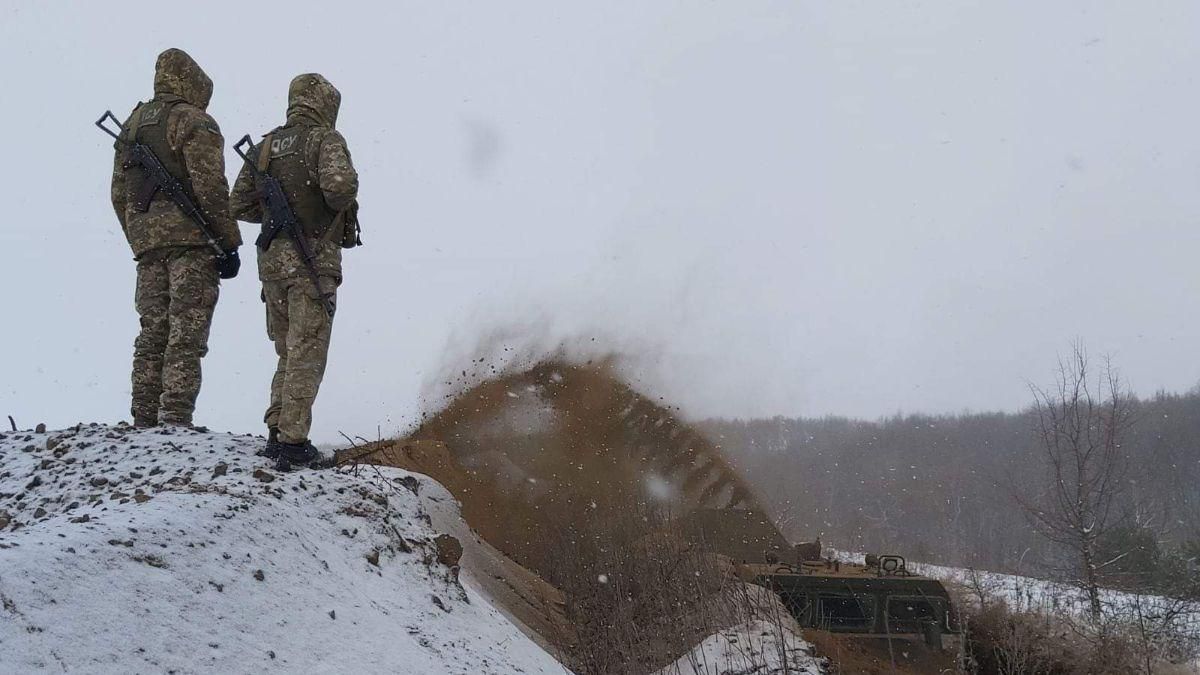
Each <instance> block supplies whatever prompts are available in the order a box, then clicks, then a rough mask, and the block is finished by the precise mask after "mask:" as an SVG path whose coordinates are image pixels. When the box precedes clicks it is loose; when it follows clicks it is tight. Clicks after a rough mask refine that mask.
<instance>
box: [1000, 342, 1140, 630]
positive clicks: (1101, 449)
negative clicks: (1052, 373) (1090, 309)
mask: <svg viewBox="0 0 1200 675" xmlns="http://www.w3.org/2000/svg"><path fill="white" fill-rule="evenodd" d="M1092 377H1093V375H1092V372H1091V369H1090V363H1089V361H1088V357H1087V353H1086V352H1085V350H1084V349H1083V347H1082V346H1081V345H1080V344H1078V343H1076V344H1075V345H1074V346H1073V349H1072V353H1071V356H1070V357H1069V359H1067V360H1062V359H1060V361H1059V368H1058V377H1057V382H1056V384H1055V387H1054V389H1053V390H1050V391H1047V390H1044V389H1040V388H1038V387H1036V386H1034V387H1031V388H1032V390H1033V396H1034V401H1035V406H1034V409H1035V413H1036V417H1037V431H1038V433H1039V441H1040V443H1039V449H1040V450H1041V452H1042V458H1043V460H1044V461H1045V465H1046V469H1047V484H1046V485H1045V486H1044V489H1043V490H1042V492H1041V493H1040V494H1038V495H1036V496H1034V497H1032V498H1031V497H1027V496H1026V497H1021V498H1020V501H1021V504H1022V506H1023V507H1024V508H1025V511H1026V512H1027V514H1028V515H1029V517H1030V519H1031V520H1032V521H1033V523H1034V525H1035V527H1036V528H1037V530H1038V531H1039V532H1040V533H1041V534H1042V535H1043V536H1045V537H1046V538H1048V539H1049V540H1051V541H1052V542H1054V543H1057V544H1059V545H1062V546H1064V547H1066V548H1067V550H1068V551H1069V552H1070V557H1071V559H1072V564H1071V572H1072V576H1074V577H1075V580H1076V582H1077V583H1078V585H1079V586H1080V588H1082V589H1083V591H1084V592H1085V593H1086V594H1087V599H1088V605H1089V609H1090V612H1091V615H1092V618H1093V619H1097V620H1098V619H1099V618H1100V613H1101V609H1102V608H1101V603H1100V585H1099V576H1100V570H1101V568H1102V567H1103V566H1104V565H1106V564H1108V563H1109V562H1111V561H1103V560H1098V559H1097V554H1098V546H1097V544H1098V542H1099V540H1100V539H1101V538H1102V537H1103V536H1104V535H1105V533H1106V532H1107V531H1108V530H1109V528H1111V527H1113V526H1114V524H1115V523H1116V521H1117V520H1118V519H1117V508H1118V506H1119V498H1120V495H1121V492H1122V490H1123V489H1124V488H1125V484H1126V481H1125V472H1126V469H1127V462H1126V458H1125V454H1124V451H1123V450H1122V448H1121V440H1122V437H1123V436H1124V434H1125V432H1126V431H1127V430H1128V428H1129V426H1130V421H1131V407H1130V403H1131V398H1130V397H1129V396H1127V395H1126V393H1125V391H1124V389H1123V387H1122V386H1121V383H1120V380H1119V379H1118V377H1117V374H1116V373H1115V371H1114V370H1113V368H1112V365H1111V364H1110V363H1108V362H1107V361H1106V362H1105V364H1104V367H1103V369H1102V370H1101V372H1100V373H1098V374H1097V376H1096V379H1095V382H1093V381H1092Z"/></svg>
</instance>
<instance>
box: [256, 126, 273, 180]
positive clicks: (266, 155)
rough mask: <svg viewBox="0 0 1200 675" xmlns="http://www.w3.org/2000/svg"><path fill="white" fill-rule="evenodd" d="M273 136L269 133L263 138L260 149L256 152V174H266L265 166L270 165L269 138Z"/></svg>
mask: <svg viewBox="0 0 1200 675" xmlns="http://www.w3.org/2000/svg"><path fill="white" fill-rule="evenodd" d="M274 136H275V132H271V133H269V134H267V135H266V136H263V139H262V145H260V146H259V148H261V149H260V150H259V151H258V172H259V173H266V172H267V166H268V165H269V164H270V163H271V138H272V137H274Z"/></svg>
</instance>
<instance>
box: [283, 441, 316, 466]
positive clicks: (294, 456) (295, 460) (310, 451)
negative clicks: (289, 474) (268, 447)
mask: <svg viewBox="0 0 1200 675" xmlns="http://www.w3.org/2000/svg"><path fill="white" fill-rule="evenodd" d="M320 458H321V453H319V452H317V449H316V448H314V447H313V444H312V443H310V442H308V441H304V442H303V443H282V442H281V443H280V444H279V457H278V458H277V459H276V461H275V469H276V470H277V471H291V470H292V469H293V468H299V467H305V466H308V465H309V464H311V463H313V462H315V461H316V460H318V459H320Z"/></svg>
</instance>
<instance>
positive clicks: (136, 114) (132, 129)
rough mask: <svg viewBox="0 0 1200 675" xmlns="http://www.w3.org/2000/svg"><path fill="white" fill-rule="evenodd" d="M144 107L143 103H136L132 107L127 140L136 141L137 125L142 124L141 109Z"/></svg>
mask: <svg viewBox="0 0 1200 675" xmlns="http://www.w3.org/2000/svg"><path fill="white" fill-rule="evenodd" d="M145 109H146V104H145V103H139V104H137V107H136V108H134V109H133V114H132V115H130V116H129V142H130V143H137V142H138V127H140V126H142V111H143V110H145Z"/></svg>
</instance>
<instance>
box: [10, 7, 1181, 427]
mask: <svg viewBox="0 0 1200 675" xmlns="http://www.w3.org/2000/svg"><path fill="white" fill-rule="evenodd" d="M266 4H267V3H248V2H205V3H193V4H191V5H190V6H188V8H187V9H177V8H176V7H177V5H175V4H171V3H163V2H154V3H144V4H135V3H122V2H103V3H100V2H88V3H82V2H80V3H65V2H64V3H44V2H13V1H12V0H5V1H4V2H3V4H2V5H0V7H2V10H0V62H3V63H4V71H5V73H4V80H5V82H4V95H3V106H2V109H0V116H2V118H0V119H2V120H3V127H4V137H5V141H4V148H5V150H6V153H5V161H4V163H3V168H0V185H3V200H2V203H3V205H4V214H3V225H0V254H2V256H3V257H2V258H0V260H2V262H0V281H2V282H3V285H2V289H3V304H2V305H0V307H2V310H0V311H2V314H0V316H3V317H4V318H3V321H2V323H3V328H0V415H2V414H12V415H13V416H14V417H16V418H17V421H18V423H20V424H22V425H23V426H32V425H33V424H34V423H36V422H39V421H45V422H47V423H49V424H50V425H51V426H60V425H65V424H70V423H74V422H77V421H91V420H102V421H115V420H118V419H125V418H127V417H128V410H129V401H128V395H129V363H130V356H131V352H132V342H133V338H134V335H135V333H136V331H137V316H136V314H135V312H134V310H133V282H134V265H133V263H132V261H131V259H130V254H129V250H128V247H127V244H126V243H125V240H124V238H123V236H122V235H121V232H120V228H119V225H118V223H117V220H116V218H115V216H114V215H113V213H112V209H111V207H110V205H109V201H108V191H109V187H108V181H109V167H110V162H111V149H110V143H109V141H108V139H107V137H105V136H103V135H102V134H101V133H100V132H99V131H97V130H96V129H95V128H94V127H93V126H92V125H91V123H92V121H93V120H94V119H96V117H98V116H99V114H100V113H101V112H102V111H103V110H104V109H105V108H112V109H113V111H114V112H116V113H117V114H118V116H124V115H125V114H127V112H128V111H129V109H130V108H131V107H132V106H133V104H134V103H136V102H137V101H138V100H139V99H145V98H148V97H149V96H150V95H151V93H152V87H151V82H152V76H153V67H154V60H155V56H156V55H157V54H158V52H159V51H160V50H162V49H164V48H166V47H172V46H175V47H181V48H183V49H185V50H187V51H188V52H189V53H191V54H192V55H193V56H194V57H195V58H196V59H197V61H199V62H200V64H201V65H202V66H203V67H204V68H205V69H206V70H207V71H208V73H209V74H210V75H211V77H212V78H213V80H214V82H215V93H214V96H213V101H212V104H211V106H210V108H209V111H210V112H211V113H212V114H213V115H214V116H215V117H216V119H217V121H218V122H219V123H220V125H221V127H222V129H223V130H224V132H225V137H226V140H227V141H229V142H232V141H234V140H236V139H237V138H238V137H240V136H241V135H242V134H243V133H247V132H250V133H254V134H260V133H262V132H263V131H265V130H266V129H268V128H270V127H271V126H273V125H275V124H277V123H278V122H279V121H281V120H282V116H283V110H284V107H285V103H286V101H285V99H286V92H287V85H288V82H289V80H290V79H291V77H292V76H293V75H296V74H298V73H301V72H306V71H319V72H321V73H323V74H324V75H326V76H327V77H328V78H329V79H330V80H331V81H332V82H334V84H335V85H337V86H338V88H339V89H341V91H342V95H343V98H342V102H343V103H342V113H341V118H340V120H339V128H340V129H341V130H342V132H343V133H344V134H345V136H346V138H347V139H348V141H349V144H350V148H351V151H352V153H353V156H354V160H355V163H356V164H357V166H358V169H359V172H360V174H361V176H362V191H361V195H360V200H361V202H362V212H361V217H362V221H363V227H364V234H363V238H364V240H365V242H366V247H364V248H361V249H357V250H353V251H350V252H349V253H348V254H347V256H346V260H345V270H346V281H345V283H344V285H343V286H342V290H341V295H340V298H339V313H338V317H337V322H336V324H335V327H334V336H333V347H332V351H331V355H330V364H329V370H328V374H327V376H326V379H325V384H324V387H323V388H322V390H321V395H320V398H319V401H318V405H317V410H316V424H315V427H314V437H315V439H317V440H323V441H329V440H335V439H337V438H338V436H337V432H338V431H345V432H346V433H348V434H352V435H353V434H359V435H363V436H370V437H373V436H374V435H375V433H376V431H375V430H376V427H377V426H379V427H380V428H381V429H382V431H383V433H385V434H386V433H388V432H389V431H390V430H394V429H397V428H399V427H402V426H404V425H406V424H407V423H409V422H410V421H412V419H413V417H414V415H415V414H416V412H417V411H418V410H419V408H420V406H421V397H422V395H423V394H427V393H428V392H429V391H430V389H429V384H430V383H431V382H433V381H435V380H436V379H437V378H436V375H437V373H439V372H441V371H442V370H444V369H446V368H447V367H454V366H456V365H457V359H459V358H461V357H462V356H463V355H464V354H466V353H468V352H470V351H471V349H472V348H473V347H474V346H475V344H476V343H477V342H478V340H479V339H480V338H479V336H481V335H485V334H489V333H490V332H491V331H494V330H497V329H501V330H504V331H506V332H507V333H508V334H511V335H514V336H520V335H521V334H522V333H528V334H530V335H532V336H533V338H536V339H539V340H542V341H545V340H551V341H553V340H555V339H558V338H560V337H565V336H583V337H584V339H585V340H588V341H589V342H590V338H592V337H595V338H597V340H598V342H597V343H596V344H599V345H603V346H605V347H607V346H610V345H611V346H613V347H615V348H618V349H622V350H627V351H632V352H635V353H636V354H637V355H638V356H639V358H638V359H637V360H636V361H635V362H634V363H635V364H636V365H635V367H634V368H633V370H634V371H636V372H634V373H633V375H634V376H635V377H637V378H638V380H639V381H640V382H641V385H642V386H643V387H645V388H648V389H653V390H655V391H656V392H658V393H662V394H664V395H665V396H666V397H667V398H668V399H670V400H672V401H675V402H677V403H679V404H680V405H682V406H683V408H684V410H685V412H687V413H689V414H691V415H694V416H708V415H723V416H749V415H774V414H788V415H824V414H830V413H832V414H840V415H848V416H856V417H866V418H875V417H879V416H882V415H888V414H891V413H894V412H896V411H901V410H902V411H905V412H915V411H924V412H957V411H961V410H964V409H974V410H990V409H1008V410H1012V409H1016V408H1019V407H1023V406H1024V405H1026V403H1027V402H1028V401H1029V393H1028V390H1027V383H1028V382H1031V381H1032V382H1039V383H1045V382H1047V381H1049V380H1050V379H1051V377H1052V371H1053V367H1054V365H1055V359H1056V355H1057V354H1058V353H1059V352H1062V351H1064V350H1065V349H1068V348H1069V345H1070V342H1071V341H1072V340H1073V339H1076V338H1080V339H1082V340H1083V341H1084V342H1085V343H1086V344H1087V346H1088V347H1089V349H1090V350H1091V351H1092V352H1093V353H1097V354H1100V353H1110V354H1112V356H1113V357H1114V360H1115V362H1116V364H1117V365H1118V366H1119V367H1120V368H1121V370H1122V372H1123V373H1124V375H1125V377H1126V378H1127V379H1128V380H1129V382H1130V383H1131V384H1132V385H1133V387H1134V388H1135V390H1137V391H1138V392H1140V393H1152V392H1153V391H1155V390H1156V389H1160V388H1163V389H1167V390H1176V391H1178V390H1186V389H1188V388H1190V387H1192V386H1193V385H1194V384H1196V382H1197V381H1200V350H1198V347H1200V311H1197V310H1198V306H1200V227H1198V226H1200V190H1198V189H1197V187H1198V186H1200V141H1198V140H1197V139H1198V138H1200V133H1198V132H1197V125H1198V124H1200V93H1198V85H1200V82H1198V81H1197V73H1200V41H1198V40H1197V39H1196V34H1195V30H1196V27H1197V26H1200V4H1197V3H1194V2H1189V1H1182V0H1181V1H1179V2H1147V3H1129V2H1054V3H1046V2H1034V1H1029V2H986V3H983V2H981V3H971V2H922V3H878V2H845V1H839V2H827V3H817V2H799V1H796V2H745V1H741V0H738V1H733V0H731V1H729V2H695V1H692V2H621V3H563V2H557V1H555V2H549V1H547V2H505V3H460V2H436V3H428V2H424V3H415V2H377V3H355V2H340V3H335V4H330V3H328V2H321V3H305V2H293V3H289V6H288V7H287V8H286V9H284V8H280V9H276V10H271V9H267V8H266ZM180 7H182V6H180ZM236 161H237V159H236V157H235V156H234V155H233V153H232V152H229V153H227V163H228V166H227V169H226V172H227V174H228V175H229V176H230V177H231V178H232V177H233V176H234V175H235V173H236V169H237V165H236V163H235V162H236ZM243 234H244V236H245V237H246V238H247V240H251V241H252V240H253V237H254V233H253V230H252V229H251V227H250V226H248V225H247V226H244V229H243ZM243 257H244V259H246V260H247V263H248V264H246V265H244V266H243V273H242V275H241V276H239V277H238V278H237V279H236V280H233V281H232V282H226V283H225V284H224V285H223V286H222V289H221V301H220V305H219V306H218V308H217V313H216V318H215V321H214V326H213V332H212V339H211V342H210V354H209V356H208V357H207V358H206V359H205V361H204V378H205V384H204V389H203V391H202V393H201V397H200V401H199V406H198V410H197V416H196V419H197V421H198V422H201V423H206V424H209V425H211V426H213V427H214V428H218V429H230V430H234V431H259V430H260V427H261V426H262V425H261V421H260V420H261V416H262V409H263V407H264V406H265V403H266V398H267V388H268V384H269V379H270V374H271V372H272V371H273V368H274V353H273V351H272V348H271V346H270V344H269V343H268V342H267V339H266V336H265V332H264V316H263V308H262V305H261V303H260V302H259V299H258V288H259V287H258V282H257V280H256V279H255V277H254V266H253V263H252V262H251V260H252V258H253V250H252V248H250V247H247V248H246V249H244V251H243ZM516 339H517V340H520V339H521V338H520V337H518V338H516Z"/></svg>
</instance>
